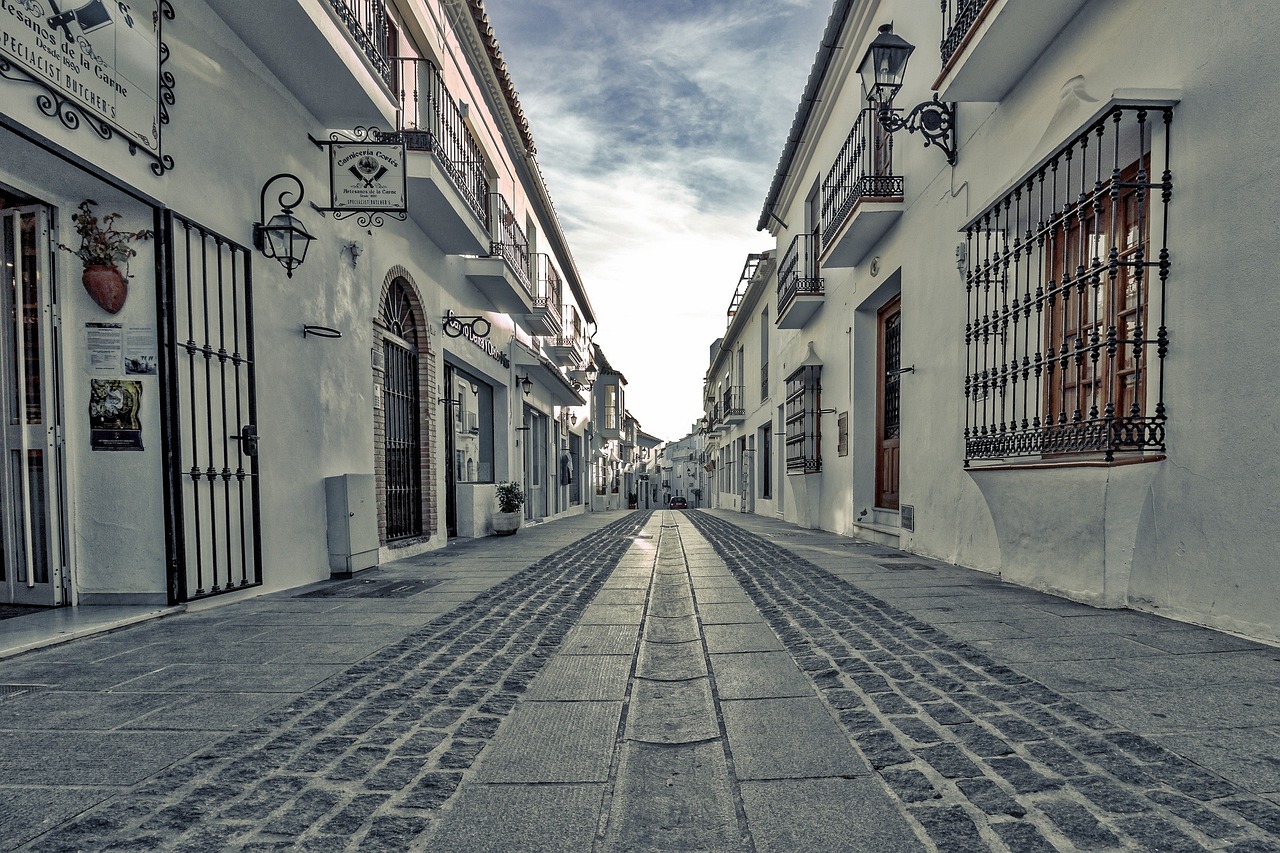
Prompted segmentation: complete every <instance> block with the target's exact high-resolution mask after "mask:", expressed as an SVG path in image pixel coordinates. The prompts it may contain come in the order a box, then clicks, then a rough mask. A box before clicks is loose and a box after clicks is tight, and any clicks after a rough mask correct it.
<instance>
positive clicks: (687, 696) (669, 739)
mask: <svg viewBox="0 0 1280 853" xmlns="http://www.w3.org/2000/svg"><path fill="white" fill-rule="evenodd" d="M626 736H627V738H628V739H630V740H635V741H643V742H645V743H654V744H688V743H695V742H697V741H703V740H711V739H714V738H718V737H719V736H720V727H719V725H718V723H717V722H716V709H715V704H714V702H713V701H712V698H711V684H710V682H709V681H708V680H707V679H706V678H696V679H693V680H691V681H673V682H665V681H643V680H637V681H636V683H635V687H634V689H633V691H632V694H631V713H630V714H629V716H628V717H627V732H626Z"/></svg>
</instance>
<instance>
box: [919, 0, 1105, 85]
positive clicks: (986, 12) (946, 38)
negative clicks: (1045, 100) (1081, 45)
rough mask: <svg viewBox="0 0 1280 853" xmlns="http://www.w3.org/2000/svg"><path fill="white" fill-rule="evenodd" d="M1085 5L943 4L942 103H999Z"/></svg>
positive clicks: (1010, 0) (1062, 1)
mask: <svg viewBox="0 0 1280 853" xmlns="http://www.w3.org/2000/svg"><path fill="white" fill-rule="evenodd" d="M1085 2H1086V0H1047V2H1033V3H1028V2H1025V0H942V41H941V45H940V47H941V54H942V72H941V73H940V74H939V75H938V79H937V80H935V81H934V83H933V88H934V89H935V90H936V91H937V92H938V93H939V96H940V97H941V99H942V100H943V101H999V100H1001V99H1002V98H1003V97H1004V96H1005V94H1006V93H1007V92H1008V91H1009V89H1011V88H1012V87H1013V85H1014V84H1015V83H1017V82H1018V81H1019V80H1021V79H1022V77H1023V75H1024V74H1026V71H1027V69H1028V68H1030V67H1031V66H1032V65H1033V64H1034V63H1035V62H1036V60H1038V59H1039V57H1040V56H1041V54H1043V53H1044V51H1045V49H1046V48H1047V47H1048V46H1049V43H1050V42H1052V41H1053V39H1054V38H1055V37H1057V35H1058V33H1060V32H1062V29H1063V27H1065V26H1067V24H1068V22H1070V20H1071V19H1072V18H1073V17H1074V16H1075V14H1076V12H1078V11H1080V8H1081V7H1082V6H1084V4H1085Z"/></svg>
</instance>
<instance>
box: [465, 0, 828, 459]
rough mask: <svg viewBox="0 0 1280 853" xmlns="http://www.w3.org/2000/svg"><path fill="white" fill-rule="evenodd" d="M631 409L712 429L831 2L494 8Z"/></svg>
mask: <svg viewBox="0 0 1280 853" xmlns="http://www.w3.org/2000/svg"><path fill="white" fill-rule="evenodd" d="M485 8H486V9H487V10H488V12H489V17H490V20H491V22H492V23H493V28H494V32H495V34H496V35H497V38H498V43H499V45H500V46H501V48H502V54H503V58H504V59H505V60H506V62H507V67H508V70H509V71H510V73H511V77H512V80H513V81H514V83H515V86H516V89H517V90H518V91H519V94H520V102H521V105H522V106H523V107H524V111H525V115H526V116H527V117H528V119H529V125H530V128H531V129H532V131H533V137H534V141H535V142H536V143H537V146H538V162H539V164H540V165H541V167H542V171H543V174H544V176H545V177H546V181H547V186H548V189H549V190H550V193H551V197H552V199H553V200H554V201H555V205H556V210H557V212H558V213H559V216H560V220H561V224H562V225H563V227H564V230H565V234H566V236H567V237H568V240H569V247H570V251H571V252H572V253H573V256H574V260H575V262H576V264H577V267H578V271H579V273H580V274H581V276H582V280H583V283H584V284H585V286H586V288H587V293H588V295H589V296H590V299H591V304H592V306H593V307H594V308H595V311H596V315H597V317H598V319H599V331H598V333H597V334H596V337H595V342H596V343H598V344H600V345H601V346H602V347H603V349H604V352H605V355H606V356H607V357H608V359H609V361H610V363H611V364H612V365H613V366H614V367H615V368H616V369H617V370H620V371H621V372H622V373H623V375H625V376H626V378H627V388H626V393H627V408H628V410H630V411H631V413H632V414H633V415H635V417H636V418H637V419H638V420H639V421H640V426H641V428H642V429H643V430H644V431H645V432H647V433H650V434H651V435H655V436H657V437H659V438H661V439H665V440H675V439H677V438H680V437H682V436H684V435H685V434H686V433H687V432H688V431H689V428H690V425H691V424H692V423H693V421H695V420H696V419H697V418H699V417H700V416H701V415H702V377H703V374H704V372H705V371H706V368H707V363H708V357H709V348H710V346H711V343H712V342H713V341H714V340H715V339H716V338H718V337H719V336H720V335H721V334H722V333H723V332H724V329H725V323H726V313H725V312H726V310H727V309H728V307H729V300H730V298H731V297H732V296H733V291H734V288H735V286H736V285H737V280H738V276H739V274H740V273H741V271H742V264H743V261H744V260H745V259H746V256H747V254H748V253H750V252H760V251H764V250H766V249H768V248H770V247H771V245H772V239H771V238H770V236H769V235H768V233H766V232H758V231H756V230H755V225H756V222H757V220H758V219H759V216H760V209H761V208H762V207H763V205H764V197H765V193H766V192H767V191H768V188H769V182H770V181H771V180H772V178H773V173H774V170H775V168H776V167H777V163H778V157H779V155H780V154H781V152H782V145H783V143H784V142H785V140H786V135H787V132H788V130H789V129H790V127H791V120H792V118H793V117H794V115H795V109H796V104H797V103H798V101H799V99H800V94H801V92H802V90H803V88H804V82H805V79H806V78H807V76H808V74H809V69H810V67H811V66H812V63H813V58H814V55H815V53H816V52H817V50H818V42H819V39H820V38H821V35H822V30H823V27H824V26H825V24H826V20H827V16H828V15H829V14H830V12H831V0H644V2H636V0H486V2H485Z"/></svg>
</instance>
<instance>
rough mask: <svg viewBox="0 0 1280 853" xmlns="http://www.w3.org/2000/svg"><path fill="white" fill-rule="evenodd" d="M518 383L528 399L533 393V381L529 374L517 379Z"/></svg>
mask: <svg viewBox="0 0 1280 853" xmlns="http://www.w3.org/2000/svg"><path fill="white" fill-rule="evenodd" d="M516 382H517V383H518V384H519V385H520V388H521V390H523V391H524V395H525V396H526V397H528V396H529V395H530V394H532V393H533V380H532V379H530V378H529V374H527V373H526V374H525V375H524V376H519V377H516Z"/></svg>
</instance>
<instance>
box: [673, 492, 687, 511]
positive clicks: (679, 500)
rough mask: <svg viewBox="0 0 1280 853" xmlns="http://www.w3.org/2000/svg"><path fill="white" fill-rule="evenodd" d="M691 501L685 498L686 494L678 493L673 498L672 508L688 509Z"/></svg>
mask: <svg viewBox="0 0 1280 853" xmlns="http://www.w3.org/2000/svg"><path fill="white" fill-rule="evenodd" d="M688 508H689V502H688V501H687V500H685V499H684V495H676V496H675V497H673V498H672V499H671V509H688Z"/></svg>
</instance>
